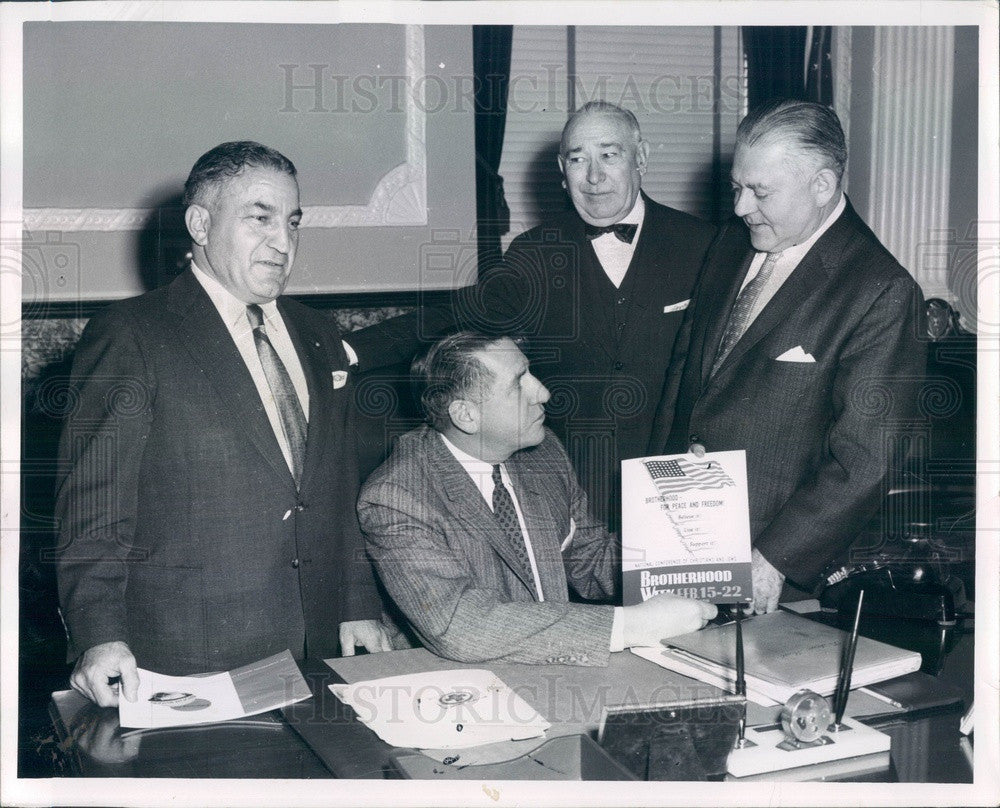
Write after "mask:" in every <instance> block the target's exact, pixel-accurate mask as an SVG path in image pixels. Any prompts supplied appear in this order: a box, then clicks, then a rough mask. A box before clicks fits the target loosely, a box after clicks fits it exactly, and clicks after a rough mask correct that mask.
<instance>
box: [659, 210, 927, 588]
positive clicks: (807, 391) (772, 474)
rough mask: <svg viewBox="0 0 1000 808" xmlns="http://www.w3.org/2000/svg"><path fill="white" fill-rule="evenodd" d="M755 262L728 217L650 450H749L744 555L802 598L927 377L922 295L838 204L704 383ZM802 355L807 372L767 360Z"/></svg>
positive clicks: (878, 474) (867, 500)
mask: <svg viewBox="0 0 1000 808" xmlns="http://www.w3.org/2000/svg"><path fill="white" fill-rule="evenodd" d="M753 255H754V251H753V248H752V247H751V245H750V241H749V235H748V232H747V230H746V227H745V226H744V225H743V223H742V222H741V221H739V220H737V219H734V220H733V221H732V222H731V223H730V224H729V225H728V226H727V227H726V228H725V229H724V231H723V233H722V235H721V236H720V239H719V242H718V243H717V244H716V245H715V247H714V248H713V250H712V252H711V253H710V255H709V257H708V259H707V260H706V263H705V269H704V271H703V273H702V276H701V279H700V281H699V284H698V289H697V290H696V292H695V297H694V300H693V302H692V305H691V308H690V309H689V310H688V315H687V317H686V318H685V324H684V328H683V329H682V332H681V334H680V336H679V337H678V340H677V346H676V348H675V352H674V358H673V360H672V363H671V369H670V372H669V377H668V380H667V385H666V388H665V391H664V396H663V400H662V402H661V405H660V409H659V413H658V415H657V420H656V424H655V426H654V431H653V437H652V440H651V442H650V447H649V451H650V453H660V452H669V453H673V452H684V451H687V449H688V446H689V445H690V444H691V443H701V444H703V445H704V446H705V447H706V449H707V450H708V451H723V450H728V449H744V450H746V460H747V476H748V482H749V487H750V491H749V495H750V528H751V534H752V537H753V541H754V544H755V546H756V547H757V548H758V549H759V550H760V551H761V553H762V554H763V555H764V557H765V558H767V559H768V561H770V562H771V564H773V565H774V566H775V567H777V568H778V570H780V571H781V572H782V573H784V574H785V575H786V576H787V577H788V578H789V579H790V580H791V581H792V582H795V583H797V584H798V585H800V586H801V587H803V588H807V589H808V588H812V587H813V585H814V584H815V583H816V582H817V577H818V576H819V575H820V573H821V572H822V571H823V569H824V567H825V566H826V565H827V564H828V563H830V562H831V561H832V560H833V559H834V558H835V557H836V556H837V555H838V554H840V553H841V552H842V551H844V550H845V549H846V548H847V547H848V546H849V545H850V543H851V542H852V540H853V539H854V538H855V536H856V535H857V534H858V532H859V531H860V530H861V528H862V527H863V526H864V525H865V524H866V523H867V522H868V520H869V519H870V518H871V517H872V516H873V515H874V513H875V511H876V509H877V507H878V504H879V502H880V500H881V497H882V495H883V494H884V493H885V491H884V490H883V489H884V483H885V480H886V475H887V471H888V469H889V467H890V465H891V464H892V462H893V458H894V456H895V454H896V449H897V448H898V446H897V444H898V443H899V436H898V431H899V430H897V429H895V426H897V425H900V428H901V429H902V430H903V431H905V429H906V426H907V425H906V424H905V422H906V421H907V420H908V419H911V420H912V419H913V418H914V415H915V412H916V391H917V388H918V386H919V384H920V382H921V380H922V377H923V373H924V363H925V358H924V357H925V349H924V347H923V345H922V344H921V343H920V342H919V341H918V333H919V331H918V322H919V312H920V311H921V309H922V298H921V295H920V289H919V287H918V286H917V285H916V283H914V281H913V279H912V278H911V277H910V276H909V274H907V272H906V271H905V270H904V269H903V268H902V267H901V266H900V265H899V264H898V263H897V262H896V260H895V259H894V258H893V257H892V256H891V255H890V254H889V252H888V251H887V250H886V249H885V248H884V247H883V246H882V245H881V244H880V243H879V242H878V240H877V239H876V238H875V235H874V234H873V233H872V232H871V230H869V229H868V227H867V226H866V225H865V224H864V222H862V221H861V219H860V218H859V217H858V215H857V214H856V213H855V212H854V210H853V208H852V207H851V205H850V203H848V204H847V208H846V209H845V210H844V212H843V214H842V215H841V217H840V218H839V219H838V220H837V221H836V222H834V224H833V225H831V227H830V229H829V230H827V231H826V233H824V234H823V235H822V236H821V237H820V238H819V240H818V241H817V242H816V244H815V245H813V247H812V249H811V250H810V251H809V252H808V253H807V254H806V256H805V257H804V258H803V259H802V262H801V263H800V264H799V265H798V267H796V269H795V271H794V272H793V273H792V274H791V276H790V277H789V278H788V280H786V281H785V283H784V284H783V285H782V286H781V288H780V289H779V290H778V292H777V293H776V294H775V296H774V297H773V298H772V299H771V301H770V302H769V303H768V304H767V306H765V308H764V309H763V310H762V311H761V313H760V314H759V315H758V317H757V319H756V320H754V322H753V323H752V324H751V326H750V328H749V329H748V330H747V332H746V333H745V334H744V335H743V338H742V339H741V340H740V341H739V342H738V343H737V344H736V346H735V347H734V348H733V349H732V351H731V353H730V354H729V355H728V357H727V358H726V360H725V361H724V362H723V364H722V366H721V367H720V368H719V371H718V373H717V374H716V375H715V376H714V377H711V378H710V377H709V374H710V372H711V367H712V363H713V360H714V358H715V352H716V349H717V348H718V345H719V342H720V340H721V338H722V332H723V330H724V329H725V325H726V321H727V319H728V317H729V312H730V310H731V308H732V305H733V302H734V300H735V298H736V295H737V293H738V291H739V288H740V285H741V283H742V280H743V278H744V277H745V275H746V272H747V269H748V268H749V265H750V261H751V259H752V257H753ZM798 346H801V348H802V349H803V351H804V352H805V353H808V354H811V355H812V356H813V357H814V358H815V362H811V363H798V362H787V361H778V360H777V357H779V356H781V355H782V354H784V353H785V352H786V351H788V350H790V349H793V348H796V347H798ZM900 422H902V423H901V424H900Z"/></svg>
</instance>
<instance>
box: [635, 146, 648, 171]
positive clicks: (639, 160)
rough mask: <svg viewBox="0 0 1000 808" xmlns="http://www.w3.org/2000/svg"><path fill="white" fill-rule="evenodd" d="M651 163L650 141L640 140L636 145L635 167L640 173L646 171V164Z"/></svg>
mask: <svg viewBox="0 0 1000 808" xmlns="http://www.w3.org/2000/svg"><path fill="white" fill-rule="evenodd" d="M648 163H649V142H648V141H645V140H640V141H639V145H638V146H636V147H635V167H636V168H637V169H638V170H639V175H640V176H641V175H643V174H645V173H646V166H647V165H648Z"/></svg>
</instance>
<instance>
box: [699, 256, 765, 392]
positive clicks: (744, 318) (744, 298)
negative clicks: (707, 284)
mask: <svg viewBox="0 0 1000 808" xmlns="http://www.w3.org/2000/svg"><path fill="white" fill-rule="evenodd" d="M780 255H781V253H768V254H767V258H765V259H764V263H763V264H762V265H761V267H760V269H759V270H758V272H757V274H756V275H755V276H754V278H753V280H751V281H750V283H748V284H747V285H746V286H744V287H743V288H742V289H741V290H740V293H739V295H737V297H736V302H735V303H734V304H733V310H732V311H731V312H730V313H729V322H728V323H726V331H725V333H724V334H723V335H722V341H721V342H720V343H719V350H718V352H717V353H716V354H715V362H714V364H713V365H712V375H713V376H714V375H715V374H716V373H717V372H718V370H719V367H720V366H721V365H722V363H723V361H724V360H725V358H726V357H727V356H729V352H730V351H731V350H732V349H733V346H734V345H736V343H737V342H739V341H740V337H742V336H743V334H744V332H746V330H747V328H748V327H749V326H750V312H751V311H753V306H754V303H756V302H757V298H758V297H760V291H761V289H763V288H764V284H766V283H767V281H768V279H769V278H770V277H771V273H773V272H774V265H775V264H776V263H777V262H778V258H779V256H780Z"/></svg>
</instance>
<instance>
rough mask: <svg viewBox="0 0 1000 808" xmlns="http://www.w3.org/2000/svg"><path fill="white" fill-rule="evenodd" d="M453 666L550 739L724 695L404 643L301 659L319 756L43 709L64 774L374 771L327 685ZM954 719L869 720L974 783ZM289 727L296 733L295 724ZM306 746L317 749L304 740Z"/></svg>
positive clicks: (235, 735) (675, 677) (950, 667)
mask: <svg viewBox="0 0 1000 808" xmlns="http://www.w3.org/2000/svg"><path fill="white" fill-rule="evenodd" d="M972 648H973V638H972V635H971V634H962V633H958V634H953V635H952V636H951V640H950V641H949V642H948V644H947V647H945V644H944V641H942V649H943V651H944V654H943V664H942V663H936V666H935V667H936V669H934V670H930V671H929V672H931V673H941V677H942V678H943V679H945V678H947V679H948V680H953V681H954V683H956V684H959V685H960V686H963V687H968V688H971V666H972ZM458 667H470V668H477V667H478V668H489V669H490V670H492V671H494V672H495V673H496V674H497V675H498V676H499V677H500V678H501V679H503V680H504V681H505V682H506V683H507V684H508V685H509V686H510V687H512V688H514V689H515V690H516V692H517V693H518V694H519V695H520V696H521V697H522V698H523V699H524V700H525V701H527V702H528V703H529V704H531V705H532V706H533V707H534V708H535V709H536V710H538V711H539V712H540V713H541V714H542V715H543V716H545V717H546V718H547V719H548V720H549V721H550V722H551V723H552V724H553V727H552V729H550V730H549V732H548V736H549V737H555V736H558V735H570V734H576V733H582V734H590V735H591V736H593V734H594V732H595V730H596V728H597V726H598V724H599V722H600V718H601V711H602V708H603V707H604V706H605V705H610V704H641V703H650V702H662V701H671V700H676V699H685V698H692V697H693V696H713V695H718V694H719V693H721V692H722V691H720V690H719V689H717V688H715V687H712V686H711V685H707V684H703V683H700V682H695V681H693V680H691V679H688V678H686V677H683V676H681V675H679V674H675V673H673V672H671V671H667V670H664V669H662V668H660V667H658V666H656V665H653V664H652V663H650V662H647V661H646V660H643V659H641V658H639V657H637V656H635V655H633V654H630V653H623V654H613V655H612V657H611V661H610V663H609V665H608V667H606V668H588V667H577V666H566V665H555V666H531V665H517V664H510V663H495V662H491V663H488V664H487V663H480V664H475V665H465V666H463V665H461V664H459V663H455V662H453V661H450V660H445V659H441V658H439V657H436V656H434V655H433V654H431V653H429V652H428V651H426V650H424V649H410V650H406V651H395V652H387V653H381V654H373V655H362V656H357V657H351V658H338V659H331V660H328V661H327V663H324V662H323V661H321V660H309V661H307V662H306V663H304V664H303V670H304V673H305V675H306V678H307V681H309V683H310V686H311V687H312V689H313V692H314V698H313V699H309V700H307V701H305V702H300V705H301V707H299V706H298V705H295V707H297V708H298V709H299V710H305V711H308V714H309V719H310V723H311V725H313V726H320V727H323V728H324V738H325V744H326V746H327V752H328V754H325V755H324V754H320V755H319V756H317V755H316V754H314V753H313V751H312V750H311V749H310V746H309V745H307V744H306V743H305V742H304V741H303V739H302V738H301V737H299V734H297V733H296V731H293V729H292V726H291V725H290V724H289V723H288V722H286V721H284V720H282V719H281V718H280V717H279V716H277V714H267V715H265V716H263V717H260V718H259V719H256V720H254V721H247V722H229V723H226V724H219V725H209V726H203V727H192V728H183V729H173V730H167V731H163V730H161V731H151V732H150V731H147V732H142V733H134V732H133V733H123V732H122V731H121V729H120V728H119V727H118V723H117V710H115V709H113V708H98V707H95V706H94V705H91V704H89V703H87V702H85V701H83V700H82V697H80V698H79V700H76V701H73V699H68V700H66V699H64V700H62V701H60V700H54V702H53V710H52V712H53V718H54V719H55V720H56V723H57V727H58V728H59V731H60V736H61V737H62V738H64V739H65V740H64V744H65V746H66V749H67V751H68V753H69V756H70V757H72V758H73V759H74V763H73V766H72V768H73V773H76V774H82V775H84V776H98V777H100V776H104V777H108V776H111V777H254V778H275V777H280V778H303V779H308V778H319V777H329V776H330V775H331V773H333V774H334V776H337V777H352V778H357V777H362V778H363V777H382V776H383V769H384V765H383V763H384V760H385V759H386V757H387V755H388V753H389V747H388V746H387V745H385V744H384V743H383V742H382V741H381V740H380V739H378V738H377V736H375V734H374V733H373V732H371V730H369V729H368V728H367V727H364V726H363V725H361V724H360V723H359V722H358V721H357V720H355V719H354V717H353V713H352V711H350V709H349V708H347V707H345V706H344V705H342V704H340V702H339V700H338V699H336V697H334V696H333V694H332V693H330V692H329V690H328V688H327V685H328V684H330V683H335V682H340V681H346V682H349V683H350V682H356V681H362V680H365V679H375V678H381V677H384V676H392V675H398V674H401V673H406V672H415V671H428V670H447V669H452V668H458ZM72 696H74V697H75V694H72ZM857 697H858V696H857V691H855V693H852V698H854V699H857ZM967 700H968V699H967ZM874 704H875V707H874V708H872V706H871V704H868V705H867V706H865V705H864V704H863V703H862V702H858V701H855V702H854V703H853V707H852V706H851V704H849V708H848V709H849V712H852V713H853V714H855V715H868V714H871V713H883V714H884V713H887V712H891V711H889V710H887V707H886V705H885V704H884V703H881V704H880V703H878V702H874ZM775 709H776V708H757V712H755V711H754V708H751V710H750V712H749V715H748V719H749V721H750V723H767V722H768V721H770V720H773V718H770V717H769V716H773V711H774V710H775ZM760 711H763V712H760ZM769 711H771V712H769ZM958 720H959V715H958V714H956V713H954V712H952V713H950V714H947V715H943V716H942V715H935V716H930V717H925V718H920V719H917V720H913V719H911V718H910V717H909V716H891V715H889V716H885V717H884V718H883V719H882V723H881V724H877V726H879V728H880V729H884V731H888V732H889V734H890V735H892V737H893V762H894V765H895V768H896V770H897V772H898V775H899V778H900V779H901V780H906V781H914V782H967V781H969V779H971V769H970V768H969V765H968V764H967V763H966V762H965V760H964V758H963V756H962V753H961V751H960V749H959V739H960V736H959V733H958ZM292 724H295V721H294V720H293V721H292ZM60 725H61V726H60ZM297 729H298V732H300V733H301V728H300V727H297ZM310 744H311V745H312V746H313V747H315V746H316V744H315V743H313V739H311V738H310ZM331 750H332V752H331ZM331 754H332V760H333V765H331ZM321 758H322V759H323V761H325V762H326V766H325V767H324V765H323V763H322V762H321Z"/></svg>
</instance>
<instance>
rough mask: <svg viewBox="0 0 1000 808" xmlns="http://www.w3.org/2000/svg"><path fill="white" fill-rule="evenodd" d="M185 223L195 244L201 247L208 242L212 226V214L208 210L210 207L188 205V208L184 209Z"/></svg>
mask: <svg viewBox="0 0 1000 808" xmlns="http://www.w3.org/2000/svg"><path fill="white" fill-rule="evenodd" d="M184 224H186V225H187V229H188V233H190V234H191V240H192V241H193V242H194V243H195V244H197V245H198V246H199V247H204V246H205V245H206V244H208V231H209V229H210V228H211V226H212V214H211V213H209V212H208V208H203V207H202V206H201V205H188V209H187V210H186V211H184Z"/></svg>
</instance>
